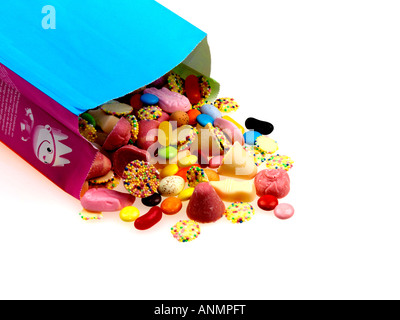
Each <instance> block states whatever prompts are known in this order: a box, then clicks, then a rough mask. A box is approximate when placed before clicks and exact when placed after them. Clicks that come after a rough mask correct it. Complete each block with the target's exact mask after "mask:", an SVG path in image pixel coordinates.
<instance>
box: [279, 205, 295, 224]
mask: <svg viewBox="0 0 400 320" xmlns="http://www.w3.org/2000/svg"><path fill="white" fill-rule="evenodd" d="M274 214H275V216H276V217H277V218H279V219H281V220H286V219H289V218H291V217H292V216H293V215H294V208H293V207H292V206H291V205H290V204H288V203H280V204H278V205H277V206H276V208H275V209H274Z"/></svg>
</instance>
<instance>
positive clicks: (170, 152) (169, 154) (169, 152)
mask: <svg viewBox="0 0 400 320" xmlns="http://www.w3.org/2000/svg"><path fill="white" fill-rule="evenodd" d="M177 154H178V150H177V149H176V148H174V147H172V146H168V147H165V148H161V149H158V156H159V157H160V158H163V159H173V158H175V157H176V155H177Z"/></svg>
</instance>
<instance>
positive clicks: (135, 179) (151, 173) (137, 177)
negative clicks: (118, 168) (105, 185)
mask: <svg viewBox="0 0 400 320" xmlns="http://www.w3.org/2000/svg"><path fill="white" fill-rule="evenodd" d="M123 176H124V177H126V178H125V179H124V186H125V189H126V190H127V191H128V192H129V193H130V194H131V195H133V196H134V197H136V198H147V197H149V196H151V195H152V194H154V193H156V192H157V189H158V187H159V185H160V173H159V172H158V171H157V169H156V168H155V167H154V166H153V165H151V164H149V163H148V162H145V161H140V160H135V161H132V162H131V163H129V164H128V165H127V166H126V168H125V170H124V175H123Z"/></svg>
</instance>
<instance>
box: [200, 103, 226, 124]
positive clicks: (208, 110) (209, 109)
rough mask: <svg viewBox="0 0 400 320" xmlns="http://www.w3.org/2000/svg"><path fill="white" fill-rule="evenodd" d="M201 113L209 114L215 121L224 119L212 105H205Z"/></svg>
mask: <svg viewBox="0 0 400 320" xmlns="http://www.w3.org/2000/svg"><path fill="white" fill-rule="evenodd" d="M200 112H201V113H202V114H207V115H209V116H210V117H212V118H213V119H214V120H215V119H217V118H222V113H221V111H219V110H218V109H217V108H216V107H215V106H213V105H211V104H205V105H203V106H201V107H200Z"/></svg>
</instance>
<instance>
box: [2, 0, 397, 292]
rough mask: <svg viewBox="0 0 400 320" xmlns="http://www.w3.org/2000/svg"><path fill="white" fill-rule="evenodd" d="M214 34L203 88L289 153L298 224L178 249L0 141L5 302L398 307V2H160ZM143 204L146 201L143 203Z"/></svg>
mask: <svg viewBox="0 0 400 320" xmlns="http://www.w3.org/2000/svg"><path fill="white" fill-rule="evenodd" d="M160 3H162V4H164V5H165V6H167V7H169V8H170V9H171V10H173V11H175V12H176V13H178V14H179V15H181V16H182V17H184V18H185V19H187V20H189V21H190V22H192V23H193V24H194V25H196V26H198V27H199V28H200V29H202V30H204V31H205V32H207V33H208V34H209V37H208V38H209V43H210V46H211V50H212V57H213V70H212V77H213V78H215V79H217V80H218V81H219V82H220V83H221V86H222V88H221V95H220V96H227V97H234V98H235V99H236V100H237V101H238V102H239V103H240V105H241V110H240V111H239V112H238V113H237V114H235V115H234V117H235V118H236V119H238V120H239V121H242V123H243V122H244V120H245V119H246V118H247V117H248V116H258V117H260V118H263V119H265V120H268V121H270V122H272V123H273V124H274V125H275V128H276V129H275V131H274V133H273V134H272V135H271V136H273V137H274V138H275V139H276V140H277V141H278V143H279V146H280V152H281V153H282V154H286V155H289V156H291V157H292V158H293V159H294V161H295V167H294V168H293V169H292V170H291V171H290V172H289V173H290V177H291V180H292V191H291V193H290V194H289V195H288V196H287V198H285V201H284V202H289V203H291V204H292V205H293V206H294V207H295V210H296V213H295V216H294V217H293V218H292V219H290V220H287V221H281V220H278V219H277V218H275V217H274V216H273V214H271V213H267V212H257V214H256V215H255V216H254V218H253V219H252V220H251V221H250V222H248V223H244V224H241V225H233V224H231V223H229V222H228V221H227V220H226V219H225V218H223V219H221V220H220V221H219V222H217V223H215V224H212V225H205V226H204V227H203V228H202V234H201V236H200V237H199V239H198V240H196V241H193V242H191V243H186V244H182V243H179V242H177V241H176V240H175V239H173V237H172V236H171V234H170V232H169V228H170V227H171V226H172V225H173V224H174V223H175V222H176V221H177V220H178V219H179V218H181V217H184V215H183V214H182V215H179V216H172V217H165V218H164V219H163V220H162V222H160V224H158V225H157V226H156V227H154V228H153V229H151V230H149V231H147V232H138V231H137V230H136V229H135V228H134V227H133V225H132V224H126V223H123V222H122V221H120V220H119V218H118V214H106V215H105V217H104V219H103V220H101V221H99V222H97V223H96V222H85V221H83V220H81V219H80V218H79V215H78V213H79V210H80V209H81V206H80V203H79V201H77V200H74V199H73V198H72V197H70V196H69V195H67V194H65V193H64V192H63V191H61V190H60V189H58V187H56V186H55V185H53V184H52V183H51V182H50V181H48V180H47V179H46V178H44V177H43V176H42V175H41V174H40V173H38V172H37V171H35V170H34V169H33V168H32V167H30V165H28V164H27V163H26V162H24V161H23V160H21V159H20V158H19V157H18V156H17V155H16V154H14V153H13V152H12V151H10V150H9V149H8V148H6V147H5V146H4V145H3V144H0V172H1V173H2V177H1V183H0V199H1V209H0V217H1V219H0V298H1V299H14V298H19V299H21V298H22V299H31V298H34V299H398V298H400V293H399V286H400V281H399V280H400V277H399V273H400V271H399V270H400V258H399V244H400V210H399V206H398V201H397V200H396V199H398V195H399V191H400V190H399V189H400V188H399V181H400V180H399V178H400V177H399V164H400V162H399V142H398V137H399V129H398V128H399V124H398V123H399V121H400V118H399V116H398V112H397V110H398V108H399V100H400V99H399V85H400V45H399V43H400V42H399V33H400V32H399V31H400V19H399V13H400V5H399V4H398V2H397V1H367V0H363V1H352V0H346V1H340V0H336V1H320V0H318V1H265V0H263V1H254V0H248V1H233V0H230V1H225V0H218V1H215V0H213V1H211V0H202V1H201V2H200V1H194V0H162V1H160ZM139 203H140V202H139Z"/></svg>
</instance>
